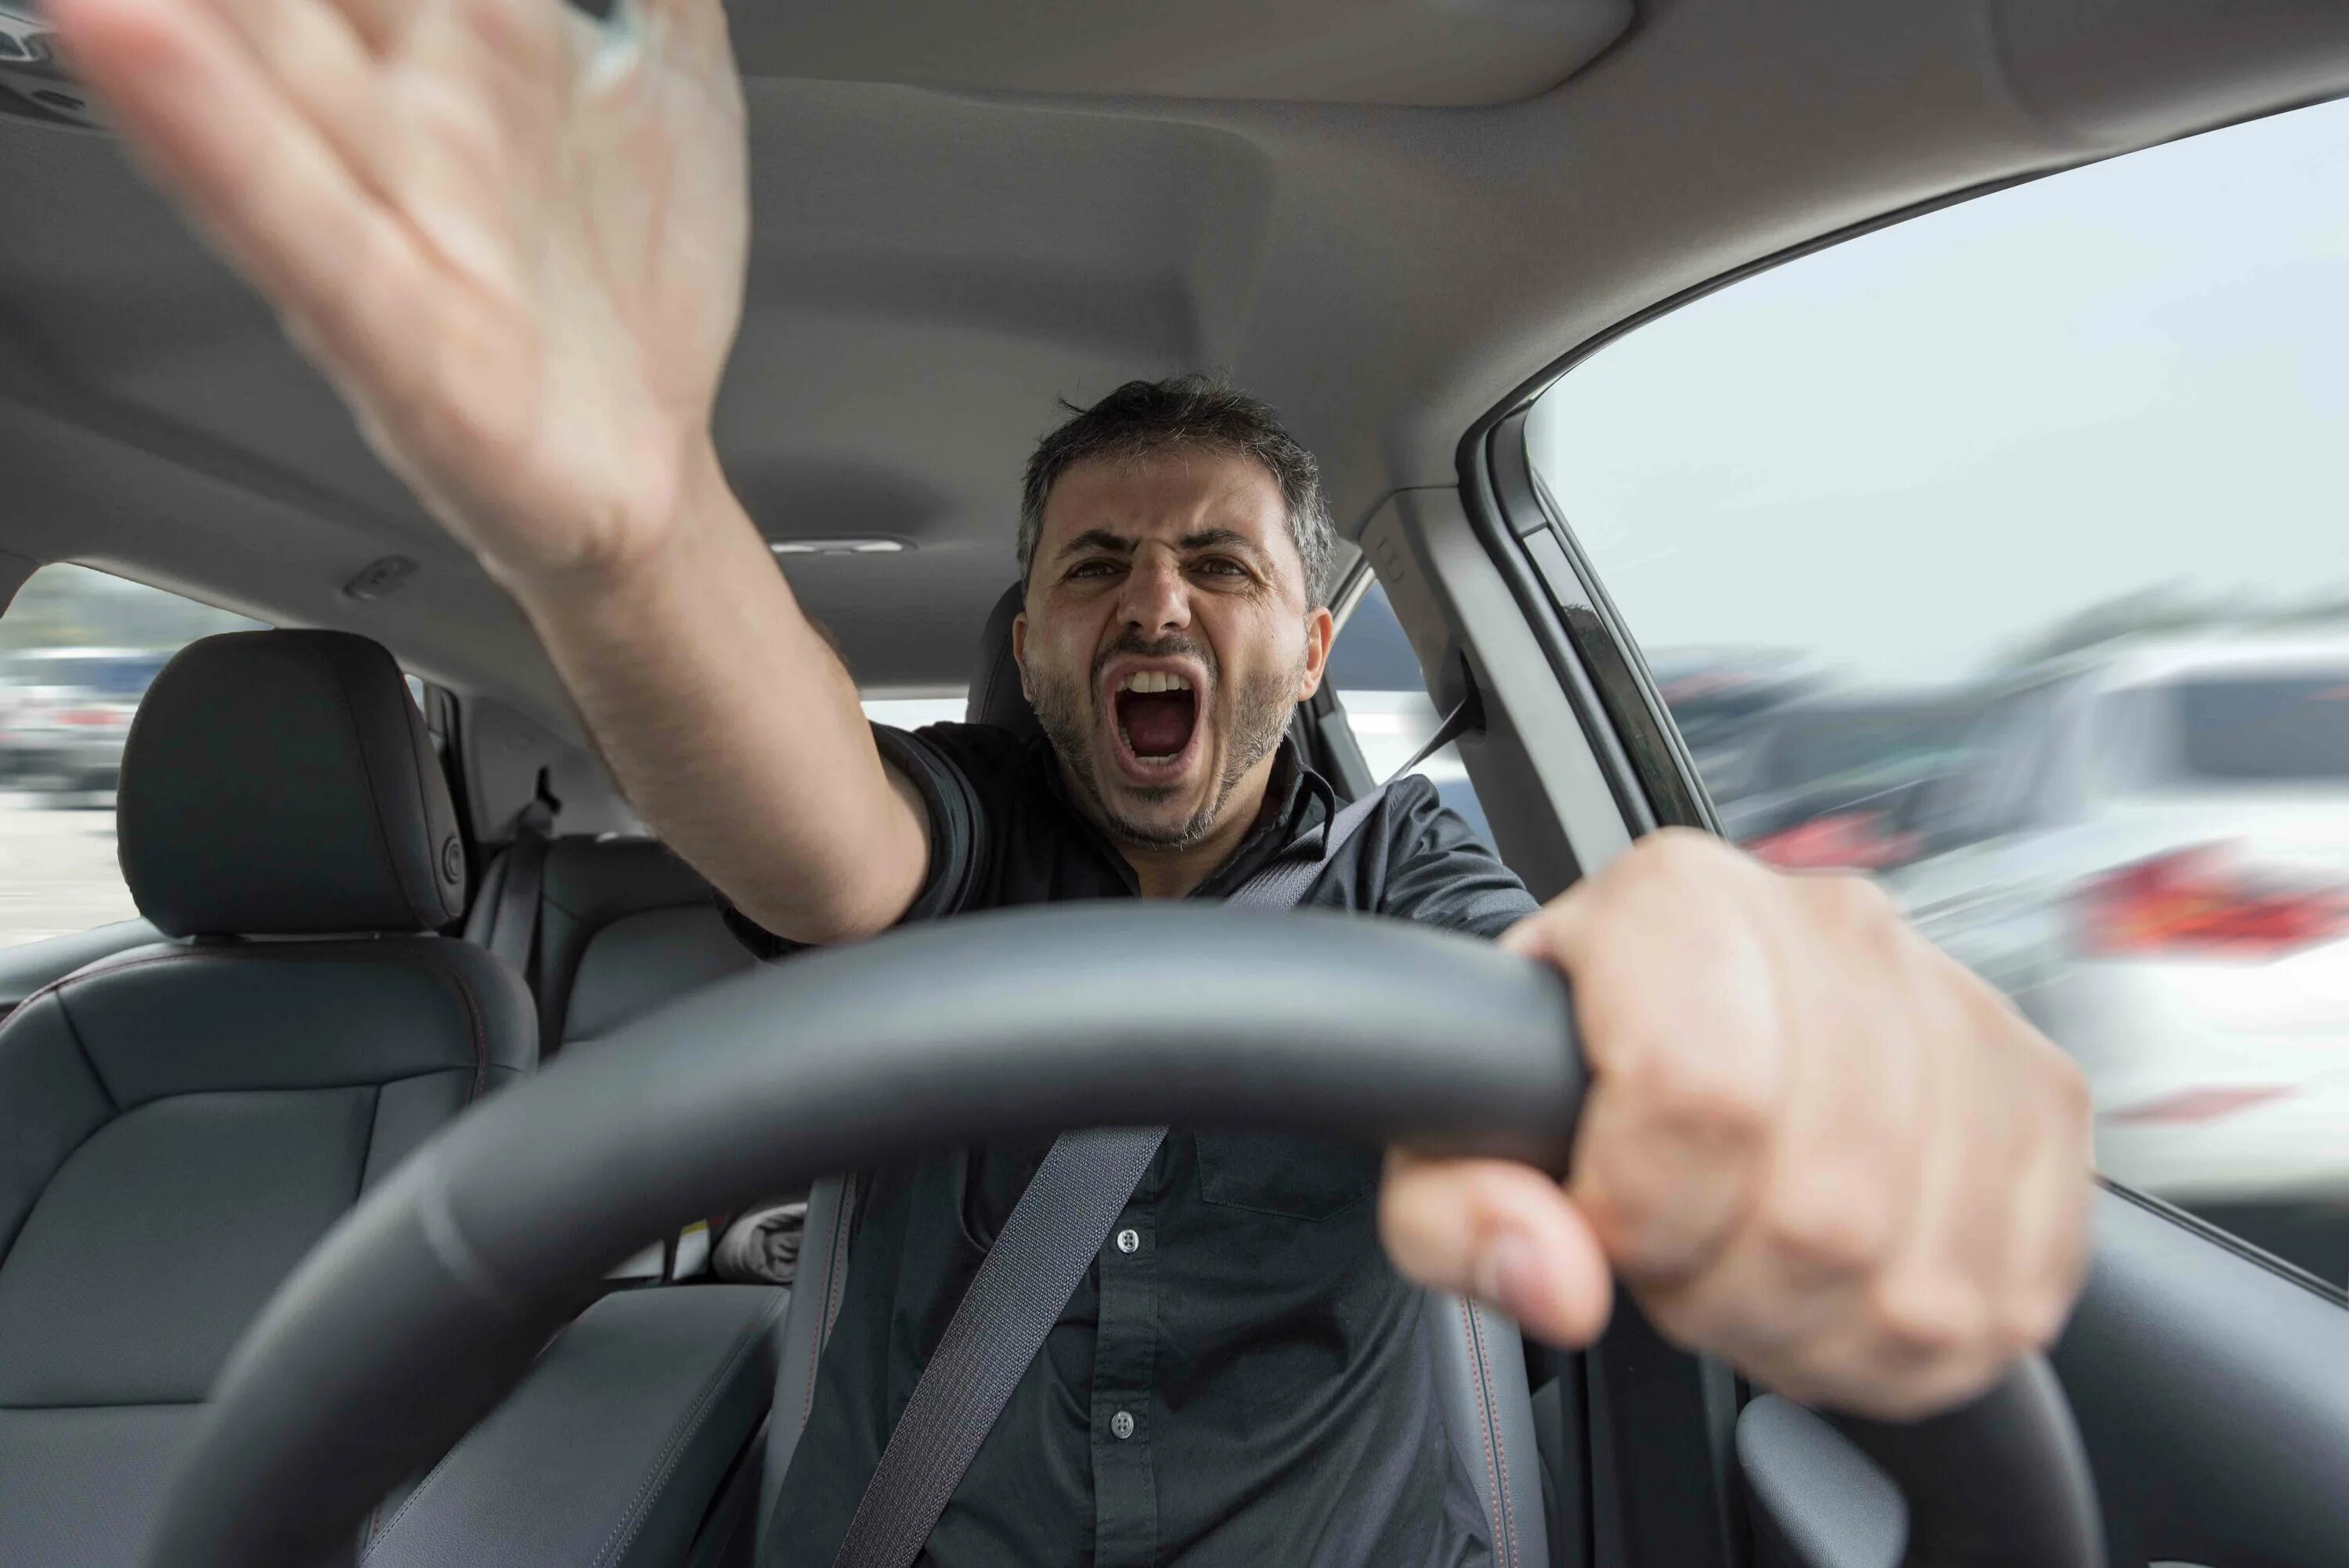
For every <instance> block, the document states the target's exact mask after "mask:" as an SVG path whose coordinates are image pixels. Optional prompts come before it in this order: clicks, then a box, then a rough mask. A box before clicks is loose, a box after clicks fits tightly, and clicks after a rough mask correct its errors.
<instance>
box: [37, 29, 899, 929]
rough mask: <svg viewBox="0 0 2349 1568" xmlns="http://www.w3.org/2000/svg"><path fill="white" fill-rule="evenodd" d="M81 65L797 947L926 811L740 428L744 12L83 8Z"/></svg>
mask: <svg viewBox="0 0 2349 1568" xmlns="http://www.w3.org/2000/svg"><path fill="white" fill-rule="evenodd" d="M49 11H50V13H51V15H52V17H53V18H54V20H55V23H56V25H57V27H58V29H59V31H60V33H61V35H62V36H63V38H64V41H65V44H66V47H67V52H68V54H69V56H70V57H71V58H72V60H73V61H74V63H75V65H76V67H77V68H78V70H79V72H80V73H81V75H82V76H83V77H85V78H86V79H87V80H88V83H89V84H90V86H91V87H92V88H95V89H96V90H97V92H98V94H99V96H100V97H101V98H102V99H103V100H104V101H105V103H106V104H107V106H108V108H109V110H110V111H111V113H112V115H113V118H114V119H115V121H116V122H117V124H118V125H119V127H120V129H122V132H123V134H124V135H125V137H126V138H127V139H129V144H130V146H131V147H132V149H133V150H134V151H135V152H136V153H137V155H138V156H139V157H140V160H142V161H143V162H144V163H145V165H146V166H147V168H148V169H149V170H150V172H151V173H153V174H154V175H155V176H156V178H157V179H158V180H159V181H160V183H161V184H162V185H163V186H164V188H165V189H166V190H167V191H170V192H171V194H172V195H173V196H174V197H175V198H176V199H177V200H178V201H180V203H181V206H182V208H183V209H184V210H185V211H186V212H187V213H188V215H189V216H190V218H191V221H192V222H194V223H195V224H196V225H197V226H198V227H199V229H201V230H202V232H204V233H205V234H206V235H207V236H208V237H209V238H210V239H211V240H212V242H213V243H214V244H215V245H216V246H218V247H219V249H220V250H221V251H222V253H224V254H225V255H226V256H227V257H228V258H229V259H230V261H231V262H232V263H233V264H234V265H236V266H237V267H238V268H239V269H240V270H241V271H242V272H243V273H244V275H245V276H246V277H247V278H248V279H250V280H251V281H252V283H253V284H254V286H255V287H257V288H258V289H259V290H260V291H261V292H262V294H264V296H265V297H266V298H267V299H268V300H269V301H270V303H271V304H273V305H274V306H275V308H276V310H277V313H278V315H279V318H280V320H281V321H282V322H283V323H284V325H285V330H286V332H287V333H288V335H290V336H291V337H292V338H293V340H294V342H295V344H296V345H297V346H299V347H300V348H301V349H302V350H303V352H304V353H305V355H307V356H309V358H310V359H311V360H312V362H313V363H315V364H316V366H318V368H319V369H320V370H322V371H323V372H324V373H325V374H326V377H327V378H328V379H329V380H330V381H331V382H332V383H333V384H334V385H335V387H336V388H337V390H339V391H340V393H341V394H342V396H343V397H344V399H345V400H346V401H347V403H348V404H349V405H350V407H351V408H352V410H353V412H354V413H355V414H356V415H357V418H358V421H359V425H360V428H361V429H362V430H363V431H364V432H365V433H366V435H367V439H368V441H369V443H370V444H371V445H372V446H373V447H374V449H375V450H376V451H377V452H378V454H379V455H380V456H381V457H382V458H383V459H384V460H385V461H386V462H387V463H388V464H389V465H390V466H391V468H392V469H394V470H395V471H396V472H398V474H399V475H400V476H401V477H402V478H403V479H405V480H407V482H408V483H409V486H410V488H411V489H413V490H415V492H416V494H417V495H418V497H419V499H420V500H422V501H423V503H424V505H425V506H426V507H427V508H428V509H429V511H431V513H432V515H433V516H434V517H435V518H437V519H438V520H439V521H440V522H441V523H442V525H443V526H445V527H446V528H447V529H448V530H449V531H450V533H452V534H453V535H455V536H456V537H457V538H458V539H459V540H460V541H461V542H463V543H464V544H465V545H466V546H467V547H469V548H470V549H471V551H472V552H474V554H475V555H476V556H478V557H479V558H480V560H481V563H482V565H483V567H484V568H485V569H486V570H488V572H489V573H491V575H492V577H493V578H495V579H496V580H497V581H498V582H499V583H502V585H503V586H504V587H505V588H506V590H507V591H508V592H509V593H512V595H513V597H514V599H515V600H516V602H517V603H520V604H521V606H522V608H523V612H524V613H525V614H527V615H528V616H529V617H530V620H531V622H532V624H533V625H534V626H535V627H536V628H537V630H538V632H539V634H540V636H541V637H542V638H543V641H544V642H545V645H546V647H547V650H548V652H549V654H550V655H552V656H553V658H554V663H555V666H556V668H557V669H558V670H559V671H560V672H561V674H562V676H563V677H564V681H565V682H566V683H567V684H568V686H570V689H571V691H572V694H573V696H574V697H575V698H576V699H577V701H578V704H579V706H580V708H581V709H582V711H583V712H584V713H585V716H586V718H587V721H588V723H589V725H590V726H591V727H593V728H594V730H595V735H596V738H597V739H598V741H599V742H600V743H601V745H602V746H603V748H604V751H605V755H606V757H607V758H609V759H610V760H611V762H612V764H613V766H614V768H615V769H616V772H617V773H618V775H619V778H620V781H621V784H622V786H623V787H624V788H625V789H626V790H627V792H628V795H629V797H630V799H632V800H633V801H634V802H635V803H636V807H637V809H638V810H640V811H641V812H642V813H643V814H644V816H645V818H646V820H647V821H649V822H650V823H651V824H652V825H653V826H654V827H656V828H657V830H659V831H660V832H661V833H662V835H663V836H664V837H665V838H667V841H669V842H670V843H671V844H672V845H673V846H674V847H675V848H676V849H677V850H678V851H679V852H680V853H682V854H683V855H684V856H685V857H686V858H687V859H688V860H689V861H692V862H693V863H694V864H695V865H696V866H698V867H699V868H700V869H701V871H702V872H704V873H705V874H706V875H708V876H709V878H710V880H711V881H712V882H716V883H717V884H718V885H719V887H720V888H721V889H723V890H724V891H725V892H727V894H728V895H729V896H730V897H731V898H733V899H734V900H735V902H736V903H738V904H739V905H740V907H741V908H742V910H743V911H744V913H747V914H749V915H750V916H751V917H752V918H753V919H755V920H757V921H759V922H760V923H761V924H764V925H766V926H768V927H769V928H770V929H771V930H773V931H775V932H777V933H778V934H782V935H786V936H791V937H794V938H798V939H800V940H803V941H830V940H837V939H840V938H843V937H848V936H854V935H861V934H868V933H871V932H874V931H877V930H879V929H881V928H882V927H884V926H885V925H887V924H888V923H891V922H892V921H894V920H895V919H896V917H897V916H898V915H899V914H901V913H904V911H905V907H906V906H907V905H908V904H909V903H911V902H912V900H913V897H914V895H915V893H916V891H917V890H918V888H919V885H920V882H921V879H922V875H923V872H924V870H925V867H926V859H927V842H926V827H925V820H924V817H923V815H922V812H921V810H920V807H919V804H918V801H917V799H916V798H915V796H914V795H913V793H912V791H911V789H910V787H909V786H907V785H906V784H905V782H904V781H903V780H901V779H896V778H895V775H894V774H892V773H890V772H889V771H888V770H887V769H885V767H884V766H883V764H882V761H881V758H880V755H879V753H878V751H877V750H876V749H875V748H874V744H873V738H872V735H871V732H870V731H869V730H868V729H867V727H865V724H864V717H863V715H862V712H861V710H860V708H859V707H858V704H857V696H856V690H855V686H854V683H853V682H852V681H851V680H850V678H849V676H848V673H847V672H846V671H845V670H844V669H843V668H842V667H841V665H840V662H839V660H838V659H837V658H836V657H834V656H833V653H832V651H831V649H830V648H829V647H828V646H827V645H826V644H825V643H824V641H823V638H822V637H821V636H820V635H819V634H817V633H816V631H815V629H814V628H813V627H812V625H810V624H809V623H808V621H807V618H806V617H805V615H803V614H802V613H801V611H800V608H799V605H798V603H797V602H796V601H795V600H794V599H793V598H792V592H791V588H790V586H789V584H788V583H785V582H784V580H783V577H782V574H781V573H780V572H779V571H777V570H776V569H775V565H774V562H773V560H772V558H771V556H770V555H769V554H768V553H767V551H766V548H765V546H764V544H763V543H762V542H761V540H760V538H759V535H758V532H757V531H756V530H755V529H754V528H753V527H752V526H751V524H750V519H749V518H748V516H747V515H746V514H745V513H744V511H742V508H741V507H740V504H739V503H738V502H737V501H736V500H735V499H734V496H733V494H732V492H731V491H730V490H729V489H728V487H727V484H726V481H725V478H724V476H723V475H722V474H721V473H720V472H719V465H718V461H717V457H716V453H715V450H714V448H713V446H712V443H711V439H710V411H711V407H712V405H713V403H714V401H715V399H716V396H717V387H718V382H719V373H720V371H721V370H722V369H723V367H724V365H725V361H726V356H727V353H728V351H729V350H730V347H731V346H732V344H733V340H734V335H735V330H736V327H737V325H739V323H740V315H741V295H742V275H743V265H744V260H745V252H746V248H747V244H748V231H749V209H748V201H747V197H746V193H745V175H744V165H745V151H744V144H743V129H742V104H741V94H740V79H739V77H737V74H736V71H735V67H734V61H733V54H732V49H731V46H730V44H729V42H728V39H727V34H726V20H725V15H724V13H723V11H722V9H721V8H720V5H719V0H620V4H619V5H617V7H616V11H615V13H614V19H613V21H612V22H611V23H610V24H598V23H595V22H594V21H592V20H590V19H589V18H587V17H585V16H584V15H581V14H580V13H578V12H577V11H575V10H574V9H573V8H571V7H570V6H569V5H564V4H563V3H562V0H53V3H52V4H51V5H50V6H49Z"/></svg>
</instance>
